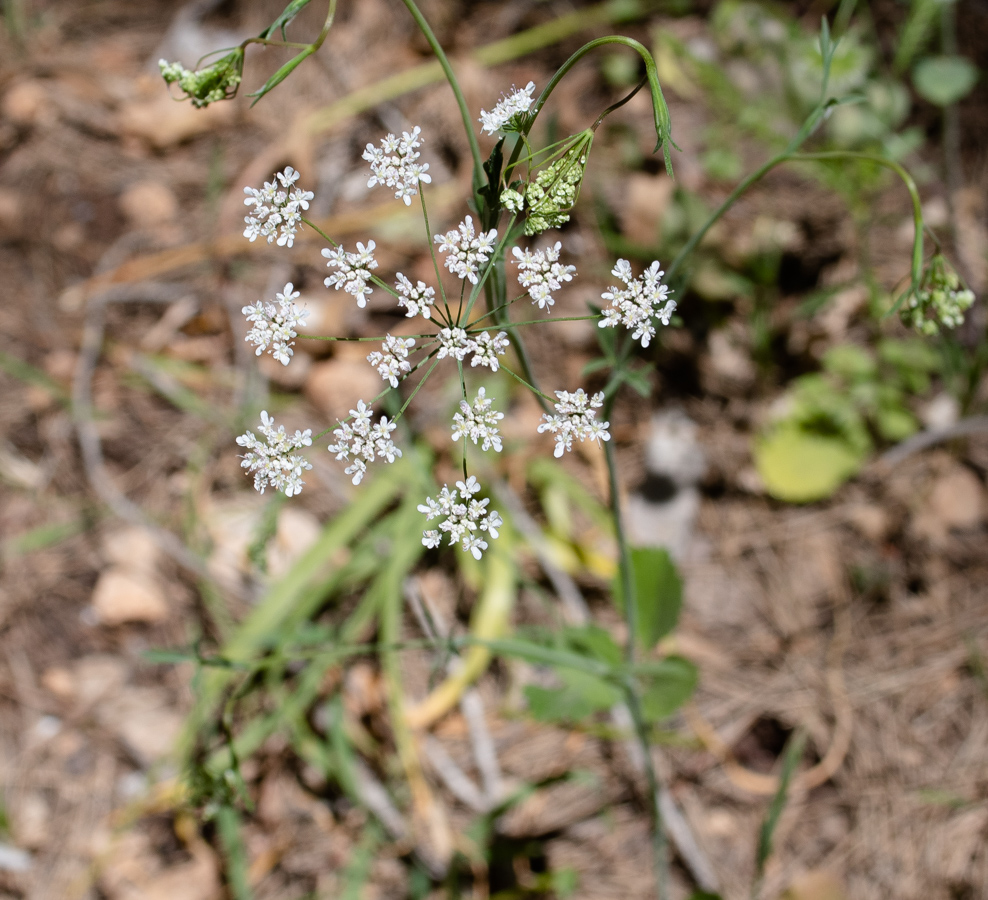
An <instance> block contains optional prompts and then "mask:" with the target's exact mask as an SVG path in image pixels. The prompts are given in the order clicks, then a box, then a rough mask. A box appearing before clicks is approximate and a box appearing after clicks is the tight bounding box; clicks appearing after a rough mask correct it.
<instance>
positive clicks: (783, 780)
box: [755, 729, 806, 882]
mask: <svg viewBox="0 0 988 900" xmlns="http://www.w3.org/2000/svg"><path fill="white" fill-rule="evenodd" d="M805 746H806V732H805V731H803V730H802V729H800V730H799V731H796V732H795V733H794V734H793V735H792V737H790V738H789V741H788V742H787V744H786V749H785V752H784V754H783V759H782V771H781V772H780V773H779V787H778V789H777V790H776V792H775V796H774V797H772V803H771V805H770V806H769V808H768V813H767V814H766V816H765V821H764V822H763V823H762V827H761V831H760V832H759V834H758V854H757V857H756V859H755V872H756V875H755V878H756V882H757V881H760V880H761V877H762V875H763V874H764V872H765V863H766V862H767V861H768V858H769V856H770V855H771V853H772V836H773V835H774V834H775V829H776V826H777V825H778V824H779V817H780V816H781V815H782V810H784V809H785V807H786V801H787V800H788V798H789V782H790V781H791V780H792V776H793V773H794V772H795V771H796V766H798V765H799V761H800V760H801V759H802V758H803V748H804V747H805Z"/></svg>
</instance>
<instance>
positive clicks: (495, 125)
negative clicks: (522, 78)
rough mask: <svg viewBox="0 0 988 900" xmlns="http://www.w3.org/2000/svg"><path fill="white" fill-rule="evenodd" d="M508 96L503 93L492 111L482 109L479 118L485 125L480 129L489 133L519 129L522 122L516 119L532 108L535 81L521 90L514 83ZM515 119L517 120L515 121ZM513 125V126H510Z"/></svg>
mask: <svg viewBox="0 0 988 900" xmlns="http://www.w3.org/2000/svg"><path fill="white" fill-rule="evenodd" d="M511 87H512V91H511V93H510V94H508V96H507V97H505V96H504V94H502V95H501V99H500V100H499V101H498V103H497V106H495V107H494V109H492V110H491V111H490V112H487V110H485V109H482V110H481V111H480V118H479V119H478V120H477V121H478V122H480V123H481V125H482V126H483V127H482V128H481V129H480V130H481V131H486V132H487V133H488V134H497V132H499V131H501V132H504V131H517V130H518V128H517V126H518V125H519V124H521V123H519V122H518V121H516V120H515V117H516V116H518V115H519V114H524V113H527V112H528V111H529V110H530V109H531V108H532V92H533V91H534V90H535V82H534V81H530V82H528V84H527V85H525V87H523V88H521V89H520V90H519V89H518V88H516V87H515V86H514V85H512V86H511ZM513 120H515V121H513ZM509 126H511V127H509Z"/></svg>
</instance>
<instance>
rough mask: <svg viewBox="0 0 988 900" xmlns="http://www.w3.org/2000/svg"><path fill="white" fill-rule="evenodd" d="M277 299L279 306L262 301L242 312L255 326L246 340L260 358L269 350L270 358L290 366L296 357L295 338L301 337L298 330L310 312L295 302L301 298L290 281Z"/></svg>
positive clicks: (245, 308) (246, 307)
mask: <svg viewBox="0 0 988 900" xmlns="http://www.w3.org/2000/svg"><path fill="white" fill-rule="evenodd" d="M276 296H277V298H278V306H277V307H276V306H275V305H274V304H273V303H271V302H270V301H260V302H258V303H255V304H254V305H253V306H245V307H244V308H243V309H242V310H241V312H242V313H243V314H244V315H245V316H246V317H247V321H248V322H251V323H253V324H252V327H251V329H250V332H249V333H248V334H247V337H246V338H245V340H246V341H247V342H248V343H250V344H255V345H256V346H257V351H256V353H257V355H258V356H260V355H261V354H262V353H263V352H264V351H265V350H267V349H268V347H270V348H271V355H272V356H273V357H274V358H275V359H276V360H278V362H280V363H281V364H282V365H283V366H287V365H288V361H289V360H290V359H291V358H292V356H293V355H294V351H293V350H292V344H293V343H294V341H293V340H292V339H293V338H295V337H298V332H297V331H296V330H295V329H296V328H298V327H299V326H300V325H301V324H302V323H303V322H304V321H305V318H306V316H308V315H309V311H308V310H307V309H299V308H298V307H297V306H296V305H295V304H294V303H293V302H292V301H293V300H297V299H298V296H299V293H298V291H296V290H293V285H292V283H291V282H288V284H286V285H285V290H284V292H283V293H281V294H276Z"/></svg>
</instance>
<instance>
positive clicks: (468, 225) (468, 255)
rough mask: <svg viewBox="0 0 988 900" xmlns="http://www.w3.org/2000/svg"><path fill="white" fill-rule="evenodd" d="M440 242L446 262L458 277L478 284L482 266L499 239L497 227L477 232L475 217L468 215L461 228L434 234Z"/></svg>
mask: <svg viewBox="0 0 988 900" xmlns="http://www.w3.org/2000/svg"><path fill="white" fill-rule="evenodd" d="M434 237H435V241H436V243H437V244H439V252H440V253H445V254H446V259H445V260H444V263H445V265H446V268H447V269H449V271H450V272H452V273H453V274H454V275H456V276H457V277H458V278H461V279H464V278H465V279H466V280H467V281H469V282H470V283H471V284H477V282H478V277H477V276H478V275H479V273H480V269H481V267H482V266H483V265H484V264H485V263H486V262H487V260H488V259H489V258H490V255H491V253H492V252H493V250H494V241H495V240H497V229H496V228H492V229H491V230H490V231H487V232H483V231H482V232H480V234H477V233H476V232H475V231H474V227H473V218H472V217H471V216H467V217H466V218H465V219H464V220H463V221H462V222H460V224H459V229H458V230H457V229H456V228H454V229H452V231H447V232H446V234H437V235H435V236H434Z"/></svg>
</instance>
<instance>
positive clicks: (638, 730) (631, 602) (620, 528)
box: [601, 391, 669, 900]
mask: <svg viewBox="0 0 988 900" xmlns="http://www.w3.org/2000/svg"><path fill="white" fill-rule="evenodd" d="M616 398H617V392H616V391H613V392H612V393H610V394H605V398H604V407H603V410H602V414H601V418H602V419H603V421H605V422H609V421H611V416H612V415H613V413H614V401H615V399H616ZM604 459H605V460H606V461H607V483H608V490H609V493H610V498H609V500H610V503H609V505H610V510H611V518H612V519H613V520H614V536H615V538H616V540H617V544H618V571H619V575H620V578H621V589H622V591H623V593H624V621H625V625H626V626H627V629H628V642H627V644H626V646H625V658H626V659H627V664H628V669H629V670H631V671H633V670H634V667H635V640H636V635H637V634H638V598H637V596H636V595H635V579H634V577H633V572H632V568H631V547H630V546H629V544H628V538H627V535H626V534H625V531H624V522H623V520H622V518H621V494H620V492H619V489H618V475H617V455H616V452H615V450H614V441H613V440H610V441H605V442H604ZM624 692H625V697H626V701H627V704H628V711H629V712H630V713H631V719H632V721H633V722H634V724H635V734H636V736H637V738H638V743H639V744H640V745H641V750H642V760H643V763H644V766H645V776H646V779H647V781H648V793H649V801H650V805H651V808H652V816H653V819H654V827H653V828H652V853H653V857H654V865H655V884H656V895H657V896H658V898H659V900H666V898H667V897H668V896H669V853H668V848H667V842H666V835H665V828H664V827H663V824H662V810H661V809H660V808H659V779H658V775H657V774H656V772H655V764H654V763H653V762H652V751H651V744H650V741H649V729H648V726H647V725H646V723H645V719H644V717H643V716H642V711H641V700H640V698H639V696H638V688H637V686H636V684H635V683H634V681H633V680H629V681H628V682H627V683H626V685H625V691H624Z"/></svg>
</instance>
